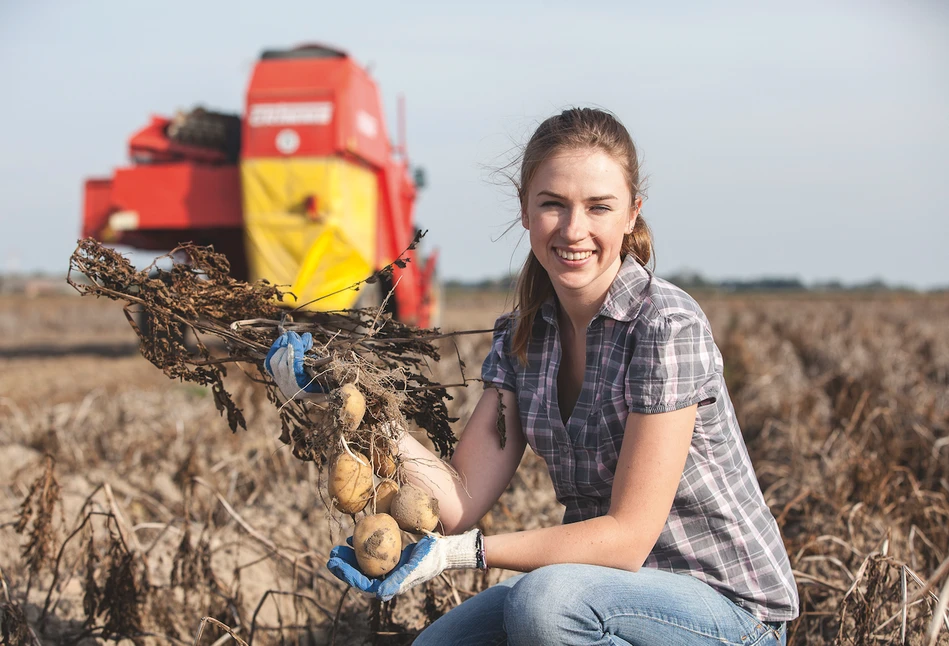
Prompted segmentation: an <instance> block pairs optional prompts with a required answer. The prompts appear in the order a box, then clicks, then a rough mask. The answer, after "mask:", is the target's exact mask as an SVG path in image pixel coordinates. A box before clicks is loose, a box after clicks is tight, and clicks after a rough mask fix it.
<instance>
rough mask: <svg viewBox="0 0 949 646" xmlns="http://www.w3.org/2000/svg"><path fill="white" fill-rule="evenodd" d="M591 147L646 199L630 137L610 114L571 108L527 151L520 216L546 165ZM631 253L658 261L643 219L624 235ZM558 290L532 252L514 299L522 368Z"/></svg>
mask: <svg viewBox="0 0 949 646" xmlns="http://www.w3.org/2000/svg"><path fill="white" fill-rule="evenodd" d="M590 148H594V149H599V150H602V151H604V152H605V153H607V154H608V155H610V156H611V157H612V158H613V159H614V160H615V161H616V162H617V163H618V164H619V165H620V166H621V167H622V168H623V171H624V172H625V174H626V181H627V182H628V184H629V190H630V194H631V195H632V199H633V204H635V202H636V198H637V197H640V196H641V195H642V186H641V185H640V177H639V157H638V155H637V153H636V145H635V144H634V143H633V139H632V137H630V136H629V132H628V131H627V130H626V128H625V127H624V126H623V124H622V123H620V121H619V119H617V118H616V117H615V116H614V115H612V114H610V113H609V112H606V111H604V110H597V109H595V108H571V109H569V110H564V111H563V112H561V113H560V114H558V115H555V116H553V117H550V118H549V119H547V120H546V121H544V122H543V123H541V124H540V126H538V128H537V130H535V131H534V134H533V135H532V136H531V138H530V140H529V141H528V142H527V146H526V147H525V148H524V154H523V156H522V158H521V172H520V178H519V179H518V180H515V188H516V189H517V197H518V199H519V200H520V203H521V213H527V190H528V187H529V186H530V183H531V180H532V179H533V178H534V175H535V173H536V172H537V169H538V168H539V167H540V165H541V164H542V163H543V162H544V160H546V159H548V158H549V157H551V156H552V155H554V154H556V153H560V152H563V151H567V150H583V149H590ZM630 206H632V205H630ZM629 254H633V257H634V258H635V259H636V261H637V262H638V263H639V264H641V265H643V266H646V264H647V263H648V262H649V261H650V260H651V259H652V257H653V246H652V234H651V233H650V231H649V227H648V226H647V225H646V221H645V220H643V217H642V214H640V215H639V217H637V218H636V224H635V226H634V227H633V231H632V233H628V234H626V235H625V236H623V244H622V247H621V249H620V258H621V259H625V258H626V256H628V255H629ZM553 289H554V288H553V285H552V284H551V283H550V277H549V276H548V275H547V271H546V270H545V269H544V268H543V266H541V264H540V262H539V261H538V260H537V258H536V257H535V256H534V253H533V252H532V251H529V252H528V253H527V260H526V261H525V262H524V266H523V267H522V268H521V272H520V274H519V275H518V279H517V288H516V295H515V297H514V312H515V315H516V321H515V327H514V337H513V339H511V351H512V352H513V353H514V355H516V356H517V358H518V359H519V360H520V362H521V363H522V364H526V363H527V344H528V342H529V341H530V337H531V330H532V329H533V327H534V319H535V317H536V316H537V312H538V311H540V307H541V305H543V303H544V301H545V300H547V298H548V297H549V296H550V295H551V294H552V293H553Z"/></svg>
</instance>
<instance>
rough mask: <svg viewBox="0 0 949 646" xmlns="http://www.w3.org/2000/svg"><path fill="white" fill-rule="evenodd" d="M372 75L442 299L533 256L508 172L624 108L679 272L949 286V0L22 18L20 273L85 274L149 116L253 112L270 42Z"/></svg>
mask: <svg viewBox="0 0 949 646" xmlns="http://www.w3.org/2000/svg"><path fill="white" fill-rule="evenodd" d="M302 42H323V43H326V44H330V45H333V46H336V47H339V48H342V49H345V50H347V51H348V52H349V53H350V54H351V55H352V56H353V57H354V58H355V59H356V60H357V61H359V62H360V63H362V64H364V65H368V66H369V68H370V70H371V73H372V75H373V77H374V79H375V80H376V81H377V83H378V84H379V86H380V90H381V94H382V97H383V102H384V108H385V112H386V117H387V121H388V125H389V131H390V133H393V132H394V131H395V114H396V105H397V97H398V96H399V94H403V95H404V96H405V100H406V105H407V132H408V150H409V155H410V158H411V160H412V163H413V164H414V165H418V166H422V167H424V168H425V170H426V173H427V176H428V187H427V188H425V189H424V191H423V192H422V193H421V196H420V198H419V201H418V203H417V208H416V220H417V221H418V223H419V224H420V226H422V227H423V228H427V229H428V230H429V235H428V237H427V238H426V239H425V244H426V245H427V246H428V247H429V248H438V250H439V258H440V260H439V273H440V275H441V277H442V278H443V279H444V280H453V279H454V280H479V279H483V278H493V277H499V276H503V275H506V274H508V273H510V272H512V271H516V269H517V268H518V267H519V265H520V263H521V262H522V259H523V257H524V254H525V253H526V250H527V240H526V237H524V236H523V235H522V233H523V230H522V229H521V228H520V227H519V226H517V227H514V228H513V229H510V231H508V232H507V233H505V232H506V231H507V230H508V228H509V227H510V225H511V224H512V223H513V222H514V221H515V219H516V218H517V212H518V206H517V203H516V201H515V200H514V198H513V190H512V188H511V187H510V186H509V185H507V184H506V183H505V182H504V181H503V178H502V177H501V175H500V174H499V173H498V172H497V170H498V169H499V168H501V167H503V166H504V165H505V164H507V163H509V162H510V161H511V159H512V155H513V154H514V153H516V151H517V148H518V146H521V145H523V144H524V143H525V142H526V139H527V138H528V137H529V135H530V132H531V131H532V130H533V128H535V127H536V125H537V124H538V123H539V122H540V121H542V120H543V119H544V118H546V117H548V116H550V115H552V114H554V113H556V112H558V111H560V110H562V109H564V108H567V107H572V106H576V105H580V106H595V107H602V108H606V109H609V110H610V111H612V112H614V113H615V114H616V115H617V116H618V117H619V118H620V119H621V120H622V121H623V123H624V124H625V125H626V126H627V127H628V129H629V130H630V132H631V134H632V135H633V138H634V140H635V141H636V144H637V146H638V148H639V150H640V153H641V157H642V161H643V170H644V172H645V173H646V175H647V176H648V181H649V184H648V186H649V188H648V194H647V200H646V203H645V206H644V208H643V215H644V217H645V218H646V220H647V222H648V223H649V224H650V226H651V227H652V229H653V233H654V237H655V244H656V260H657V265H656V269H657V273H658V274H659V275H671V274H674V273H679V272H682V271H689V272H698V273H700V274H701V275H703V276H705V277H707V278H711V279H754V278H760V277H777V276H780V277H792V278H798V279H800V280H803V281H805V282H808V283H814V282H823V281H830V280H839V281H842V282H844V283H846V284H855V283H860V282H864V281H869V280H884V281H886V282H887V283H890V284H899V285H905V286H910V287H916V288H923V289H925V288H930V287H934V286H944V285H947V284H949V253H947V251H946V249H945V248H946V246H947V243H949V190H947V188H946V187H947V181H946V177H947V175H949V162H947V159H949V3H945V2H942V1H940V0H932V1H924V0H905V1H903V2H876V1H875V0H866V1H862V2H849V1H847V0H842V1H840V2H834V3H828V2H813V1H811V0H802V1H799V2H793V3H762V2H754V1H747V2H744V1H735V2H722V3H701V2H675V3H657V2H652V3H645V2H636V1H624V2H599V3H576V2H559V1H551V2H518V3H513V2H493V1H492V0H484V1H479V2H476V3H464V4H460V3H451V2H400V3H393V2H375V1H372V0H364V1H363V2H360V3H346V2H334V3H326V2H318V1H313V0H311V1H309V2H303V1H297V0H285V1H280V0H270V1H268V2H261V1H260V0H257V1H255V2H252V1H243V0H234V1H231V2H227V3H225V2H193V1H191V2H181V1H178V0H168V1H165V2H162V3H144V2H126V1H123V2H119V1H113V0H101V1H96V0H88V1H84V2H72V1H68V2H67V1H55V0H47V1H36V2H29V1H27V0H0V88H2V89H0V97H2V100H0V153H2V154H0V273H2V272H34V271H42V272H49V273H53V274H55V273H64V272H65V269H66V267H67V265H68V259H69V255H70V253H71V252H72V251H73V249H74V248H75V244H76V239H77V237H78V236H79V233H80V223H81V218H82V183H83V181H84V179H85V178H87V177H91V176H108V175H109V174H111V172H112V169H114V168H115V167H117V166H120V165H123V164H125V163H126V162H127V160H126V154H127V152H126V145H127V140H128V137H129V136H130V135H131V134H132V133H133V132H135V131H136V130H138V129H139V128H141V127H143V126H144V125H145V124H146V123H147V121H148V118H149V115H151V114H164V115H170V114H172V113H173V112H174V111H175V110H177V109H182V108H185V109H186V108H190V107H193V106H195V105H197V104H201V105H204V106H206V107H209V108H213V109H218V110H223V111H227V112H235V113H237V112H241V111H242V106H243V103H244V93H245V91H246V86H247V83H248V80H249V78H250V72H251V69H252V67H253V65H254V62H255V60H256V59H257V57H258V55H259V54H260V52H261V51H262V50H263V49H265V48H274V47H289V46H293V45H296V44H299V43H302Z"/></svg>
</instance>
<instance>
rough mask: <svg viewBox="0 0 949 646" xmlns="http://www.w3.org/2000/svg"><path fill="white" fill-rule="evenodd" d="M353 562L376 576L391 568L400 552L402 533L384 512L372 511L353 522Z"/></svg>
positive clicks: (368, 574) (396, 561)
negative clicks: (354, 559) (369, 514)
mask: <svg viewBox="0 0 949 646" xmlns="http://www.w3.org/2000/svg"><path fill="white" fill-rule="evenodd" d="M353 549H354V550H356V562H357V563H358V564H359V569H360V570H362V573H363V574H365V575H366V576H369V577H373V578H376V579H377V578H379V577H382V576H385V575H386V574H388V573H389V572H391V571H392V568H394V567H395V566H396V565H397V564H398V562H399V556H400V555H401V553H402V534H401V533H400V532H399V525H398V524H397V523H396V522H395V519H393V518H392V516H390V515H388V514H373V515H371V516H366V517H365V518H362V519H361V520H360V521H359V522H358V523H356V528H355V530H354V531H353Z"/></svg>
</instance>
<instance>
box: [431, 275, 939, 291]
mask: <svg viewBox="0 0 949 646" xmlns="http://www.w3.org/2000/svg"><path fill="white" fill-rule="evenodd" d="M662 278H665V279H666V280H668V281H669V282H670V283H672V284H674V285H676V286H678V287H681V288H682V289H684V290H686V291H691V290H705V291H719V292H918V291H920V290H918V289H916V288H914V287H907V286H905V285H890V284H888V283H886V282H885V281H883V280H880V279H873V280H868V281H863V282H857V283H850V284H845V283H844V282H842V281H839V280H828V281H818V282H814V283H810V284H807V283H805V282H804V281H802V280H801V279H799V278H789V277H784V276H765V277H761V278H750V279H726V280H711V279H707V278H705V277H704V276H702V275H701V274H698V273H695V272H679V273H676V274H671V275H668V276H662ZM516 282H517V275H516V274H511V275H509V276H502V277H500V278H483V279H480V280H457V279H454V280H448V281H445V283H444V286H445V288H446V289H449V290H459V291H463V290H472V291H510V290H512V289H514V285H515V284H516ZM925 291H927V292H929V293H936V292H947V291H949V285H946V286H944V287H937V288H934V289H929V290H925Z"/></svg>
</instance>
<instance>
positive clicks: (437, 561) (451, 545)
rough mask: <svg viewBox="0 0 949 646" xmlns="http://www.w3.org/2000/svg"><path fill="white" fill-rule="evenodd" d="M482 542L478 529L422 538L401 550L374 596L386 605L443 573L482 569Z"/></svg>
mask: <svg viewBox="0 0 949 646" xmlns="http://www.w3.org/2000/svg"><path fill="white" fill-rule="evenodd" d="M483 540H484V537H483V536H482V535H481V530H479V529H472V530H469V531H467V532H465V533H464V534H458V535H456V536H438V535H435V534H429V535H427V536H425V537H423V538H422V540H420V541H419V542H418V543H415V545H410V546H409V547H407V548H405V550H403V552H402V558H401V559H400V560H399V564H398V565H397V566H396V568H395V569H394V570H392V572H390V573H389V575H388V576H387V577H386V578H385V579H384V580H383V581H382V583H381V584H380V585H379V587H378V589H377V590H376V596H377V597H379V598H380V599H382V600H383V601H388V600H389V599H391V598H392V597H394V596H395V595H397V594H402V593H403V592H405V591H406V590H409V589H411V588H414V587H415V586H417V585H418V584H419V583H425V582H426V581H429V580H430V579H434V578H435V577H436V576H438V575H439V574H441V573H442V572H444V571H445V570H459V569H464V568H476V567H484V563H479V560H481V557H482V556H483V550H482V549H481V546H482V541H483ZM479 552H480V555H479Z"/></svg>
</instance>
